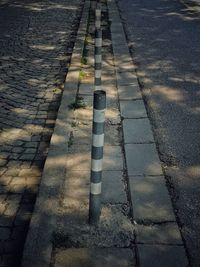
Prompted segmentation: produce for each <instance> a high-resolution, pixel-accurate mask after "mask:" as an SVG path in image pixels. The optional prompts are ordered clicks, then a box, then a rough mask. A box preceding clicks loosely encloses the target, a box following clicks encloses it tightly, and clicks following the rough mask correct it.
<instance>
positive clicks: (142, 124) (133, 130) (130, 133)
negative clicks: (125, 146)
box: [123, 119, 154, 143]
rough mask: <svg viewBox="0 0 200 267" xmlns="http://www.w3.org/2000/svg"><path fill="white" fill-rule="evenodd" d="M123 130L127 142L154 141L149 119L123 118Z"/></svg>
mask: <svg viewBox="0 0 200 267" xmlns="http://www.w3.org/2000/svg"><path fill="white" fill-rule="evenodd" d="M123 132H124V142H125V143H149V142H154V138H153V134H152V130H151V125H150V123H149V120H148V119H125V120H123Z"/></svg>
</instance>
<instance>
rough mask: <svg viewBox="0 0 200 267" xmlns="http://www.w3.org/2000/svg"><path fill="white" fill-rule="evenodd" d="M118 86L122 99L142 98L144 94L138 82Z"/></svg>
mask: <svg viewBox="0 0 200 267" xmlns="http://www.w3.org/2000/svg"><path fill="white" fill-rule="evenodd" d="M117 87H118V93H119V99H120V100H137V99H142V95H141V92H140V89H139V86H138V83H137V82H135V83H133V84H129V85H118V86H117Z"/></svg>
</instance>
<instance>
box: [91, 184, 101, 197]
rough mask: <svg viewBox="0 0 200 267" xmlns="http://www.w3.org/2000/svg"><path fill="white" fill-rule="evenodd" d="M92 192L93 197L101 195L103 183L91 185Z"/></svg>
mask: <svg viewBox="0 0 200 267" xmlns="http://www.w3.org/2000/svg"><path fill="white" fill-rule="evenodd" d="M90 192H91V194H93V195H99V194H101V182H100V183H90Z"/></svg>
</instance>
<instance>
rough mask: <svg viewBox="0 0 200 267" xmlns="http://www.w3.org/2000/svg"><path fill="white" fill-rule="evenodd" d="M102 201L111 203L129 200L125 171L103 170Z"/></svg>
mask: <svg viewBox="0 0 200 267" xmlns="http://www.w3.org/2000/svg"><path fill="white" fill-rule="evenodd" d="M102 202H103V203H111V204H118V203H126V202H127V197H126V192H125V183H124V181H123V172H121V171H103V174H102Z"/></svg>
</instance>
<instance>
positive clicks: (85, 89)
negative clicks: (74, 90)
mask: <svg viewBox="0 0 200 267" xmlns="http://www.w3.org/2000/svg"><path fill="white" fill-rule="evenodd" d="M93 92H94V85H93V84H88V83H81V84H80V87H79V93H80V94H82V95H93Z"/></svg>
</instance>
